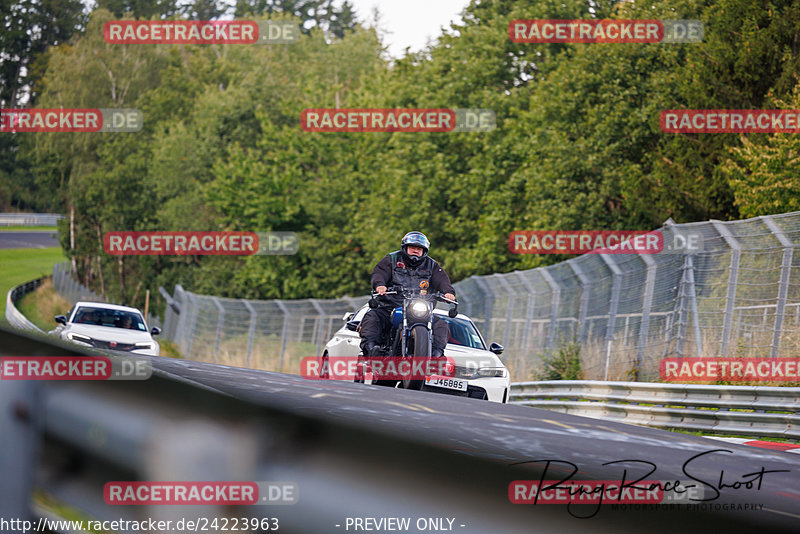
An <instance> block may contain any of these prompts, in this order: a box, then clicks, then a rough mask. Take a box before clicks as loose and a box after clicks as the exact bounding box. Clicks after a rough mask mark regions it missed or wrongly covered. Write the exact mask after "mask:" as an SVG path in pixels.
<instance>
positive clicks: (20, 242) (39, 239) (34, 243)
mask: <svg viewBox="0 0 800 534" xmlns="http://www.w3.org/2000/svg"><path fill="white" fill-rule="evenodd" d="M57 246H59V245H58V233H56V232H24V231H21V232H17V231H14V232H0V249H7V248H51V247H57Z"/></svg>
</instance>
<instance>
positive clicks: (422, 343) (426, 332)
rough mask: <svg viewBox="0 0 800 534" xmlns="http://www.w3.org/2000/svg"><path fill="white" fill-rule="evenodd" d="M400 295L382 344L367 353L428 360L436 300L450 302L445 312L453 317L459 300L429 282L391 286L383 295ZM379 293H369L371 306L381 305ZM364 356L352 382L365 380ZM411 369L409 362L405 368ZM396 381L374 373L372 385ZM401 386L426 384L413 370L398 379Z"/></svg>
mask: <svg viewBox="0 0 800 534" xmlns="http://www.w3.org/2000/svg"><path fill="white" fill-rule="evenodd" d="M388 295H400V296H402V297H403V304H402V305H400V306H397V307H395V308H394V310H393V311H392V316H391V318H392V324H391V328H390V329H389V332H388V334H387V333H385V335H384V337H383V339H384V343H383V344H382V345H381V346H380V347H378V349H377V352H378V354H377V355H370V356H373V357H374V356H386V357H390V356H395V357H399V359H400V360H401V361H402V360H408V361H409V363H410V362H413V361H414V360H416V361H417V363H419V361H420V360H422V361H427V360H430V358H431V353H432V343H433V315H434V313H433V310H434V309H435V308H436V304H437V303H438V302H444V303H447V304H450V305H451V308H450V310H449V311H448V315H449V316H450V317H456V316H457V315H458V301H456V300H450V299H448V298H447V297H445V296H444V294H443V293H440V292H438V291H428V282H427V281H424V280H423V281H422V282H420V287H419V289H416V288H412V289H408V288H403V287H399V286H398V287H392V288H388V289H387V290H386V292H385V293H384V295H383V296H388ZM381 300H383V299H382V295H379V294H378V293H377V292H373V293H372V298H371V299H370V301H369V307H370V308H377V307H379V306H380V305H381ZM364 356H365V355H363V354H360V355H359V365H358V366H357V369H358V371H357V374H356V377H355V382H361V383H363V382H364V374H365V373H366V372H367V371H368V370H369V369H368V363H369V362H368V361H367V359H366V358H364ZM410 368H413V366H411V365H408V366H406V369H410ZM397 382H398V381H397V380H385V379H380V378H377V379H376V377H375V376H373V381H372V383H373V384H376V385H383V386H395V385H396V384H397ZM399 382H400V385H401V387H403V388H404V389H416V390H420V389H422V386H423V384H424V383H425V380H424V377H423V378H422V379H418V378H415V377H414V373H410V372H409V373H407V374H404V375H403V376H402V380H400V381H399Z"/></svg>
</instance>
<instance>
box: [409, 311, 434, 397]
mask: <svg viewBox="0 0 800 534" xmlns="http://www.w3.org/2000/svg"><path fill="white" fill-rule="evenodd" d="M428 336H430V332H428V329H427V328H425V327H424V326H422V325H417V326H415V327H414V328H412V329H411V339H412V341H413V342H414V361H415V362H417V363H419V362H425V361H426V360H428V359H429V358H430V357H431V355H430V354H429V351H428V345H429V343H428ZM412 376H413V373H412ZM424 384H425V379H424V378H423V379H422V380H412V379H411V376H406V377H405V378H403V380H402V387H404V388H405V389H416V390H420V389H422V386H423V385H424Z"/></svg>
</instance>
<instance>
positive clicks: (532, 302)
mask: <svg viewBox="0 0 800 534" xmlns="http://www.w3.org/2000/svg"><path fill="white" fill-rule="evenodd" d="M514 274H516V275H517V278H519V279H520V281H522V283H523V285H524V286H525V289H527V290H528V307H527V309H526V310H525V331H524V333H523V334H522V349H523V350H526V349H527V348H528V342H529V341H530V335H531V329H532V327H533V311H534V310H535V309H536V307H535V306H536V291H534V289H533V285H531V283H530V282H529V281H528V279H527V277H525V275H524V274H523V273H522V271H514Z"/></svg>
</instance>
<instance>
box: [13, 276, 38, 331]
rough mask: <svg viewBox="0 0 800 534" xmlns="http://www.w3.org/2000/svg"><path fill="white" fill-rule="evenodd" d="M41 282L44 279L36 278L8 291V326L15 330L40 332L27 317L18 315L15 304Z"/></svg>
mask: <svg viewBox="0 0 800 534" xmlns="http://www.w3.org/2000/svg"><path fill="white" fill-rule="evenodd" d="M43 280H44V278H38V279H36V280H32V281H30V282H26V283H24V284H22V285H18V286H17V287H14V288H11V289H10V290H9V292H8V294H7V295H6V321H8V324H10V325H11V326H13V327H15V328H22V329H24V330H34V331H37V332H41V331H42V330H41V329H40V328H39V327H38V326H36V325H35V324H33V323H32V322H30V321H29V320H28V318H27V317H25V316H24V315H22V313H20V311H19V310H18V309H17V307H16V303H17V302H18V301H19V300H20V299H21V298H22V297H24V296H25V295H26V294H28V293H30V292H31V291H33V290H34V289H36V288H37V287H39V286H40V285H42V281H43Z"/></svg>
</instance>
